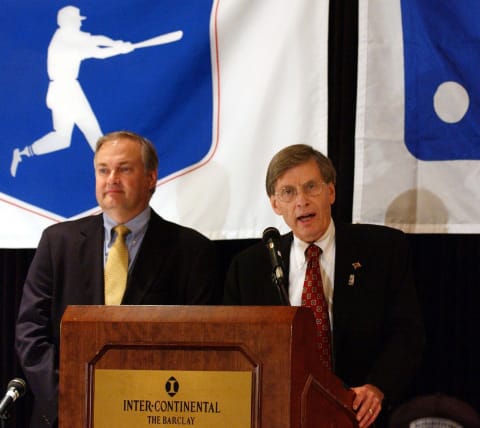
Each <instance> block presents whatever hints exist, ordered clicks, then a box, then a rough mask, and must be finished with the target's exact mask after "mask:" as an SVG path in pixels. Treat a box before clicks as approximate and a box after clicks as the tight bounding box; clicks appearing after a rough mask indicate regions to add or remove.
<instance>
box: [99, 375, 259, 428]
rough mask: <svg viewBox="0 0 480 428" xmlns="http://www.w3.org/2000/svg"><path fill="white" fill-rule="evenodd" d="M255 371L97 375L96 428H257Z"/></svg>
mask: <svg viewBox="0 0 480 428" xmlns="http://www.w3.org/2000/svg"><path fill="white" fill-rule="evenodd" d="M252 378H253V375H252V372H249V371H243V372H237V371H235V372H234V371H184V370H99V369H97V370H95V378H94V394H93V397H94V403H93V421H94V425H93V426H94V428H111V427H116V428H123V427H125V428H131V427H136V428H141V427H152V426H156V425H157V426H162V427H175V428H179V427H189V426H191V427H196V428H225V427H229V428H237V427H238V428H249V427H251V426H252V396H253V393H252Z"/></svg>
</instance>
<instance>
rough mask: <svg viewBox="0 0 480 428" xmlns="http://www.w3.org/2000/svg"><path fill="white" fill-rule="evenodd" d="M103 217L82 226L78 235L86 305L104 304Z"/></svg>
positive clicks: (94, 218)
mask: <svg viewBox="0 0 480 428" xmlns="http://www.w3.org/2000/svg"><path fill="white" fill-rule="evenodd" d="M103 241H104V229H103V217H102V215H98V216H96V217H93V218H92V221H91V222H88V223H85V224H83V225H82V227H81V229H80V231H79V235H78V258H77V260H78V263H80V272H82V278H81V279H80V278H79V280H78V283H83V291H82V294H83V295H84V296H85V299H86V301H85V303H86V304H87V303H88V304H93V305H101V304H103V303H104V290H103Z"/></svg>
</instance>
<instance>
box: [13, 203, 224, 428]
mask: <svg viewBox="0 0 480 428" xmlns="http://www.w3.org/2000/svg"><path fill="white" fill-rule="evenodd" d="M103 248H104V228H103V218H102V216H101V215H98V216H92V217H87V218H82V219H80V220H75V221H68V222H63V223H60V224H56V225H54V226H51V227H49V228H47V229H46V230H45V231H44V232H43V235H42V237H41V240H40V243H39V245H38V248H37V251H36V253H35V257H34V259H33V261H32V263H31V266H30V269H29V271H28V275H27V279H26V282H25V285H24V289H23V297H22V302H21V305H20V310H19V315H18V319H17V331H16V349H17V354H18V356H19V360H20V363H21V366H22V368H23V371H24V374H25V376H26V378H27V382H28V385H29V388H30V389H31V390H32V392H33V394H34V396H35V405H34V410H33V416H32V422H31V426H34V427H42V426H52V423H53V421H54V420H55V419H56V417H57V392H58V391H57V388H58V361H59V355H58V349H59V334H60V331H59V330H60V320H61V317H62V315H63V312H64V310H65V308H66V307H67V305H101V304H104V281H103V265H104V262H103ZM217 281H218V277H217V266H216V256H215V248H214V244H213V243H212V242H211V241H210V240H208V239H207V238H206V237H204V236H203V235H201V234H199V233H198V232H196V231H194V230H192V229H189V228H186V227H183V226H180V225H177V224H174V223H171V222H168V221H166V220H164V219H162V218H161V217H159V216H158V215H157V214H156V213H155V212H153V210H152V215H151V218H150V222H149V225H148V228H147V231H146V233H145V237H144V239H143V242H142V244H141V247H140V248H139V251H138V254H137V257H136V260H135V262H134V265H133V266H132V268H131V270H130V273H129V275H128V280H127V288H126V291H125V295H124V297H123V301H122V304H125V305H189V304H210V303H212V299H213V296H214V288H215V287H216V283H217Z"/></svg>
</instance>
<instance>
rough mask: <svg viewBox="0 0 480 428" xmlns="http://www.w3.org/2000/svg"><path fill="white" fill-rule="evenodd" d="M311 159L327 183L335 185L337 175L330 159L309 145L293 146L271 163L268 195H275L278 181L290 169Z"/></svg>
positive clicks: (266, 184)
mask: <svg viewBox="0 0 480 428" xmlns="http://www.w3.org/2000/svg"><path fill="white" fill-rule="evenodd" d="M311 159H313V160H315V162H316V163H317V165H318V168H319V169H320V174H321V175H322V178H323V180H324V181H325V183H333V184H334V185H335V183H336V176H337V173H336V171H335V167H334V166H333V164H332V161H331V160H330V159H329V158H327V157H326V156H325V155H323V154H322V153H321V152H319V151H318V150H316V149H314V148H313V147H312V146H309V145H307V144H293V145H291V146H288V147H285V148H284V149H282V150H280V151H279V152H278V153H277V154H276V155H275V156H273V158H272V160H271V161H270V163H269V165H268V169H267V176H266V180H265V186H266V190H267V195H268V196H272V195H273V194H275V185H276V184H277V180H278V179H279V178H280V177H281V176H282V175H283V174H285V173H286V172H287V171H288V170H289V169H292V168H294V167H296V166H298V165H301V164H304V163H305V162H308V161H309V160H311Z"/></svg>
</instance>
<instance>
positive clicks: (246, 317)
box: [59, 306, 357, 428]
mask: <svg viewBox="0 0 480 428" xmlns="http://www.w3.org/2000/svg"><path fill="white" fill-rule="evenodd" d="M314 335H315V324H314V318H313V314H312V313H311V311H310V310H308V309H305V308H299V307H285V306H279V307H272V306H268V307H266V306H262V307H252V306H243V307H241V306H235V307H233V306H69V307H68V308H67V310H66V311H65V314H64V316H63V318H62V323H61V344H60V394H59V426H60V428H67V427H68V428H75V427H82V428H83V427H95V428H101V427H99V426H97V425H100V424H98V423H97V424H96V423H95V417H94V416H95V415H94V413H95V411H94V409H95V405H94V404H95V403H96V401H95V399H96V397H95V393H96V391H97V388H99V386H98V385H97V384H98V383H99V379H100V373H104V372H107V373H110V372H112V373H114V374H118V373H120V377H121V378H122V376H121V374H122V373H123V372H125V373H127V372H128V373H130V374H131V373H134V374H135V373H137V371H138V373H143V374H145V371H147V373H151V374H152V378H153V376H154V375H156V373H157V371H159V372H160V373H161V374H162V375H163V374H164V373H168V372H169V371H172V372H173V373H178V372H179V371H180V372H181V373H184V372H185V373H197V374H198V373H199V372H200V374H202V373H206V374H207V375H208V373H217V374H218V373H220V375H221V374H222V373H223V372H225V373H229V374H231V373H232V372H234V373H233V374H235V373H237V372H240V373H246V374H247V376H248V377H249V378H250V379H251V387H250V389H249V390H248V391H247V394H245V395H246V397H244V399H245V400H246V401H248V405H249V406H250V407H249V409H250V413H249V415H248V417H249V419H250V421H249V423H248V424H246V425H243V426H245V427H251V428H260V427H262V428H282V427H285V428H287V427H289V428H300V427H302V428H319V427H320V428H321V427H341V428H345V427H357V423H356V420H355V415H354V412H353V411H352V410H351V404H352V402H353V392H352V391H350V390H347V389H346V388H345V387H344V386H343V384H342V382H341V381H340V380H339V379H338V378H336V377H335V376H334V375H332V374H331V373H330V372H329V371H327V370H325V369H321V368H320V367H319V364H318V363H316V361H315V357H316V355H315V351H314V345H313V342H312V340H311V338H312V337H314ZM96 377H97V381H96ZM96 382H97V384H96ZM207 383H208V382H207ZM177 388H178V385H177ZM229 388H233V389H235V385H229ZM115 389H116V388H113V387H112V391H111V393H112V394H115V393H116V392H117V391H116V390H115ZM162 389H163V383H162ZM167 392H168V391H167ZM173 394H175V393H172V395H173ZM98 395H100V393H98ZM164 395H165V396H166V393H165V394H164ZM97 398H98V397H97ZM168 399H170V397H168V396H166V399H162V401H158V403H160V404H161V406H166V405H167V404H168ZM133 402H134V400H130V401H127V400H124V403H130V404H131V403H133ZM138 403H140V404H138ZM138 403H136V404H138V406H140V405H142V406H144V404H145V403H147V404H148V405H150V404H152V401H149V400H147V401H141V402H140V401H138ZM156 403H157V402H156ZM160 404H159V405H158V407H157V408H155V409H154V411H153V412H151V413H148V414H149V415H154V414H157V416H148V417H149V419H148V420H149V421H150V422H149V424H148V426H150V425H160V426H164V427H165V426H182V425H189V424H191V425H193V426H196V427H197V428H202V427H203V426H204V425H202V424H201V423H200V422H199V420H200V418H197V419H195V418H194V417H192V418H190V419H189V418H188V417H187V416H185V417H182V419H180V417H178V418H176V419H168V418H167V419H165V418H164V419H163V421H162V419H161V417H160V416H159V415H160V414H161V412H162V410H164V409H163V408H162V409H160ZM193 405H194V406H195V404H193ZM197 405H199V404H198V403H197ZM124 407H127V405H126V404H124ZM194 408H195V409H196V410H198V407H194ZM99 409H101V413H102V414H104V413H105V412H108V408H106V407H103V406H102V407H101V408H100V407H99ZM124 410H125V409H124ZM96 412H97V416H98V414H99V413H100V410H98V409H97V410H96ZM155 412H157V413H155ZM217 413H221V411H217ZM168 421H171V422H173V423H175V425H170V424H168V423H166V422H168ZM194 421H195V423H194ZM214 425H215V424H212V423H210V424H208V427H209V428H214ZM112 426H114V425H112ZM137 426H138V425H137ZM205 426H207V425H205ZM220 426H221V425H220ZM233 426H235V424H229V428H232V427H233Z"/></svg>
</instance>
